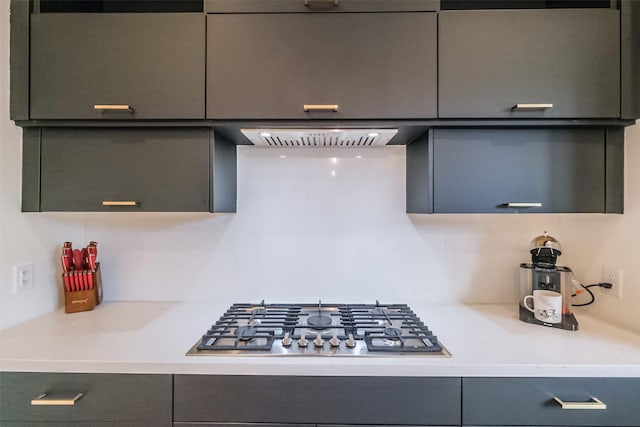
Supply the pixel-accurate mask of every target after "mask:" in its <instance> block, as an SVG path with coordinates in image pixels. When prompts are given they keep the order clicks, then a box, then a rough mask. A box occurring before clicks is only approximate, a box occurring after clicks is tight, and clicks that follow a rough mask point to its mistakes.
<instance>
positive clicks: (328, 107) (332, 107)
mask: <svg viewBox="0 0 640 427" xmlns="http://www.w3.org/2000/svg"><path fill="white" fill-rule="evenodd" d="M302 108H303V110H304V111H305V112H309V111H338V104H304V105H303V106H302Z"/></svg>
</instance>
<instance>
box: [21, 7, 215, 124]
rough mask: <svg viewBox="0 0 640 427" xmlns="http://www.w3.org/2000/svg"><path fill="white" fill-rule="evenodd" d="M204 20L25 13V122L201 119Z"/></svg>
mask: <svg viewBox="0 0 640 427" xmlns="http://www.w3.org/2000/svg"><path fill="white" fill-rule="evenodd" d="M204 44H205V17H204V15H203V14H192V13H176V14H174V13H136V14H134V13H132V14H128V13H113V14H109V13H96V14H94V13H79V14H66V13H61V14H60V13H46V14H45V13H42V14H34V15H32V16H31V93H30V98H31V102H30V109H31V110H30V118H31V119H117V120H122V119H204V94H205V90H204V83H205V77H204V73H205V48H204Z"/></svg>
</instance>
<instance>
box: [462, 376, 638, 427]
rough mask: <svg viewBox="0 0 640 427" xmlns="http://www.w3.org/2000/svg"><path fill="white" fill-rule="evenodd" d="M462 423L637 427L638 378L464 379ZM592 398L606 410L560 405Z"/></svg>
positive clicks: (482, 424)
mask: <svg viewBox="0 0 640 427" xmlns="http://www.w3.org/2000/svg"><path fill="white" fill-rule="evenodd" d="M462 384H463V397H462V400H463V411H462V412H463V414H462V419H463V424H464V425H468V426H497V425H500V426H505V425H511V426H639V425H640V406H639V405H638V397H639V396H640V378H464V379H463V383H462ZM555 397H557V398H559V399H561V400H562V401H564V402H589V401H590V400H591V399H592V398H597V399H599V400H600V401H602V402H603V403H604V404H606V409H563V408H562V407H561V406H560V404H559V403H557V402H556V401H555V400H554V398H555Z"/></svg>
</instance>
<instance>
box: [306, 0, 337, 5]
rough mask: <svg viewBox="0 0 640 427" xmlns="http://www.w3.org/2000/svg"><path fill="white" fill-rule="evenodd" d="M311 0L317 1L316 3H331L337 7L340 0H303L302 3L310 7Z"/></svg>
mask: <svg viewBox="0 0 640 427" xmlns="http://www.w3.org/2000/svg"><path fill="white" fill-rule="evenodd" d="M312 1H317V2H318V3H320V2H323V3H333V5H334V6H335V7H338V4H339V3H340V0H304V5H305V6H307V7H311V2H312Z"/></svg>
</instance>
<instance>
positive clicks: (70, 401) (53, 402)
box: [31, 393, 82, 406]
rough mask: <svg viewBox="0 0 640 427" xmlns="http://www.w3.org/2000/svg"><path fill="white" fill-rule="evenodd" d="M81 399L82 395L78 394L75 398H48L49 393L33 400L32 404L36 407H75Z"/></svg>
mask: <svg viewBox="0 0 640 427" xmlns="http://www.w3.org/2000/svg"><path fill="white" fill-rule="evenodd" d="M81 397H82V393H78V394H76V395H75V396H73V397H71V396H70V397H47V393H42V394H41V395H40V396H38V397H36V398H35V399H31V404H32V405H34V406H36V405H40V406H73V405H75V404H76V401H77V400H78V399H80V398H81Z"/></svg>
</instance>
